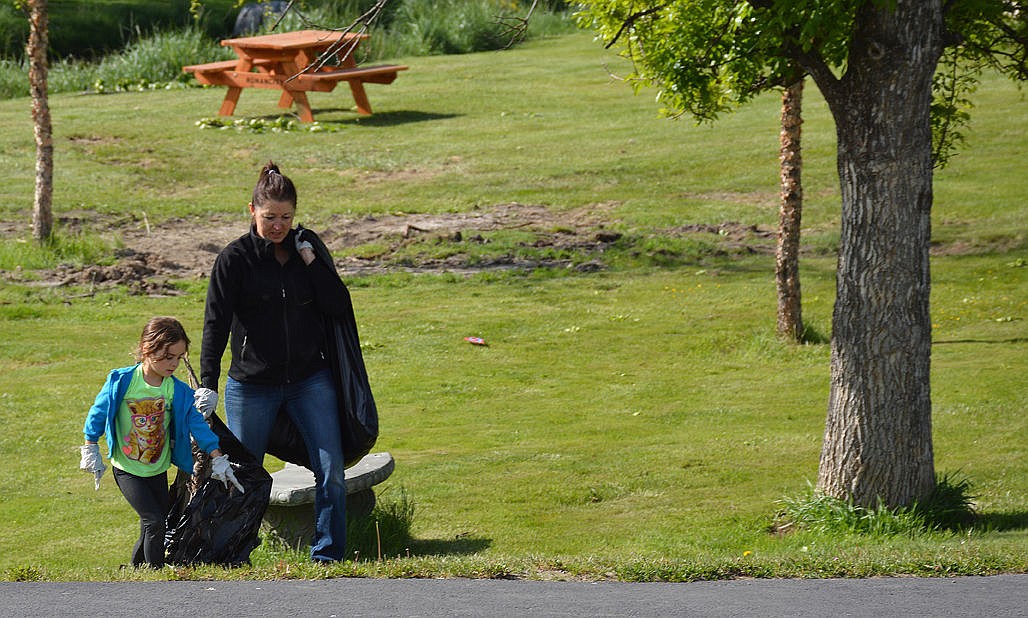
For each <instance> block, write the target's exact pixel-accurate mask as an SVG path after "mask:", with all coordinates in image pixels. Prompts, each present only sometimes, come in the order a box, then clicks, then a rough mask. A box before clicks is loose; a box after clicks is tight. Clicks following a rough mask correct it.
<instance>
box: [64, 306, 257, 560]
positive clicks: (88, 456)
mask: <svg viewBox="0 0 1028 618" xmlns="http://www.w3.org/2000/svg"><path fill="white" fill-rule="evenodd" d="M188 349H189V337H187V336H186V331H185V329H184V328H183V327H182V324H180V323H179V321H178V320H176V319H175V318H168V317H157V318H153V319H152V320H150V321H149V322H148V323H147V325H146V327H145V328H144V329H143V334H142V336H140V338H139V347H138V348H137V349H136V359H137V360H138V361H139V362H138V363H137V364H136V365H133V366H131V367H124V368H121V369H115V370H114V371H112V372H111V373H110V374H109V375H108V376H107V382H106V383H105V384H104V386H103V388H102V389H100V393H99V394H98V395H97V396H96V401H95V402H94V403H93V407H92V408H90V410H89V414H88V415H87V416H86V423H85V426H84V427H83V433H84V434H85V438H86V443H85V445H84V446H83V447H82V461H81V463H80V464H79V467H80V468H81V469H83V470H86V471H87V472H92V473H93V474H94V475H95V479H96V486H97V488H98V489H99V486H100V477H101V476H102V475H103V473H104V470H106V469H107V466H105V465H104V463H103V461H102V459H101V457H100V446H99V444H98V443H97V441H98V440H99V438H100V435H101V434H104V436H105V438H106V440H107V451H108V452H107V456H108V458H109V459H110V460H111V465H112V466H114V481H115V483H117V485H118V488H119V489H120V490H121V493H122V494H124V495H125V499H126V500H128V503H129V504H130V505H131V506H132V508H133V509H135V511H136V512H137V513H139V527H140V532H139V540H138V541H136V545H135V548H134V549H133V551H132V565H133V566H136V567H138V566H142V565H148V566H150V567H154V568H159V567H162V566H164V533H165V527H166V520H167V517H168V511H169V510H170V508H171V494H170V492H169V490H168V469H169V468H170V467H171V464H175V465H176V466H178V467H179V468H181V469H183V470H185V471H186V472H187V473H189V474H192V473H193V453H192V447H191V444H190V440H189V436H190V435H192V437H193V439H195V440H196V442H197V444H198V445H199V446H200V448H202V449H203V450H204V451H205V452H209V453H210V454H211V457H212V458H213V460H212V462H211V476H212V477H213V478H215V479H217V480H219V481H222V482H223V483H225V487H228V484H229V483H232V484H233V485H234V486H235V487H236V488H237V489H238V490H239V491H243V486H242V485H240V484H239V481H237V480H236V476H235V473H233V471H232V467H231V464H230V462H229V460H228V455H224V454H222V452H221V449H220V448H219V444H218V438H217V436H216V435H215V434H214V432H213V431H211V429H210V428H209V427H208V426H207V423H206V421H204V417H203V416H202V415H201V414H200V413H199V412H198V411H197V410H196V408H195V407H194V406H193V391H192V389H190V388H189V386H187V385H186V383H185V382H182V381H181V380H179V379H177V378H175V377H174V376H173V375H172V374H174V373H175V370H176V369H177V368H178V364H179V361H180V360H182V358H183V357H184V356H185V355H186V352H187V351H188Z"/></svg>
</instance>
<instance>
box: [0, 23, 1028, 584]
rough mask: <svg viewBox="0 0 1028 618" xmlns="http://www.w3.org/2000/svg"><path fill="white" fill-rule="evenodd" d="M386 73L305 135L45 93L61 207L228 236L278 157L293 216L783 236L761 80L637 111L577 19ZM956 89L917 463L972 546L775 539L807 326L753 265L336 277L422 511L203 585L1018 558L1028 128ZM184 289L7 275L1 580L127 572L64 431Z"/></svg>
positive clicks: (820, 137) (982, 567)
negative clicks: (391, 537)
mask: <svg viewBox="0 0 1028 618" xmlns="http://www.w3.org/2000/svg"><path fill="white" fill-rule="evenodd" d="M402 61H403V62H405V63H407V64H410V65H411V67H412V68H411V70H410V71H409V72H407V73H406V74H404V75H401V77H400V78H399V79H398V80H397V81H396V82H395V83H394V84H392V85H390V86H387V87H377V88H376V87H375V86H370V87H369V92H370V96H371V101H372V104H373V105H374V106H375V107H376V109H377V110H379V111H378V113H376V115H375V116H373V117H371V118H360V119H358V118H357V117H356V116H355V115H354V114H353V113H352V112H350V111H348V110H346V109H343V108H344V107H345V106H348V105H349V104H350V101H349V100H348V98H347V97H348V95H346V94H345V93H342V92H339V93H334V94H331V95H326V94H320V95H319V94H317V93H316V94H315V95H312V98H313V100H314V106H315V109H316V112H315V113H316V117H317V118H318V119H319V120H320V121H321V122H322V123H324V124H325V125H326V126H329V127H331V128H332V129H335V130H332V131H328V132H324V133H284V134H260V135H257V134H250V133H242V132H235V131H201V130H200V129H198V128H196V127H195V126H194V123H195V121H196V120H198V119H200V118H202V117H208V116H213V115H214V112H215V111H216V109H217V107H218V105H219V102H220V99H221V96H222V95H223V91H221V90H218V89H196V90H187V91H170V92H153V93H136V94H121V95H112V96H105V97H100V96H78V97H75V96H60V97H55V100H54V101H52V105H53V108H54V115H55V132H56V133H57V159H56V162H57V179H56V193H55V200H56V201H55V204H56V206H55V210H56V211H57V215H58V216H61V215H65V216H75V217H83V216H86V217H88V216H89V215H90V213H94V212H96V213H101V214H102V216H115V217H129V218H131V217H140V218H141V214H140V213H142V212H145V213H147V216H148V219H149V220H150V221H151V222H152V221H159V220H161V219H162V218H166V217H195V218H194V219H191V220H192V221H195V222H196V224H197V225H202V221H203V218H202V216H203V215H205V214H208V213H218V214H221V213H231V212H239V213H240V226H241V228H242V227H243V226H245V219H244V218H243V216H242V213H243V208H244V207H245V204H246V201H247V200H248V196H249V192H250V190H251V188H252V182H253V176H254V175H255V173H256V170H257V169H259V164H260V163H261V162H263V161H264V160H266V159H268V158H274V159H275V160H276V161H278V162H279V163H280V164H281V165H282V166H283V169H284V170H285V171H286V172H287V173H289V174H290V175H291V176H292V177H293V178H294V180H296V181H297V183H298V185H299V187H300V193H301V204H300V208H301V214H302V216H301V221H303V222H304V223H305V224H306V223H307V222H308V221H313V222H314V225H313V227H315V229H317V227H318V226H317V222H318V220H319V219H322V218H325V217H327V216H328V215H329V214H333V213H354V214H360V213H385V212H448V211H464V210H470V209H472V208H475V207H482V208H485V207H488V206H489V205H491V204H499V203H509V202H514V201H516V202H522V203H533V204H536V203H540V204H546V205H548V206H550V207H552V208H555V209H564V208H575V207H579V206H585V205H590V204H608V205H612V210H611V213H612V214H611V225H612V226H618V227H620V228H622V229H625V230H630V231H633V232H636V233H639V234H645V233H652V234H659V232H660V230H661V229H662V228H664V227H668V226H673V225H681V224H685V223H690V222H702V223H719V222H722V221H737V222H741V223H744V224H753V225H758V224H759V225H774V224H775V221H776V217H777V215H776V205H775V199H776V198H775V196H776V194H777V185H776V183H777V155H776V140H777V101H776V100H775V99H774V97H767V98H764V99H762V100H760V101H758V102H757V103H755V104H754V105H753V106H751V107H749V108H746V109H744V110H742V111H740V113H739V114H737V115H735V116H731V117H726V118H725V119H724V121H723V122H722V123H719V124H717V125H714V126H702V127H695V126H693V125H692V124H690V123H689V122H688V121H686V120H679V121H670V120H666V119H661V118H658V117H657V115H656V107H655V106H654V104H653V103H652V96H651V95H652V93H649V94H646V95H642V96H633V95H632V94H631V92H630V90H629V89H628V88H627V87H626V86H624V85H623V84H619V83H616V82H612V81H611V80H610V78H609V77H608V75H607V73H606V71H607V70H608V69H609V70H612V71H615V72H621V73H624V69H625V67H624V65H622V64H619V62H620V61H618V60H617V59H616V58H614V57H613V56H611V55H609V54H607V53H605V52H603V51H602V50H600V49H597V46H596V45H595V44H594V43H592V42H591V41H590V40H589V37H588V36H585V35H574V36H567V37H561V38H558V39H553V40H546V41H539V42H536V43H532V44H531V45H528V46H527V47H525V48H522V49H518V50H515V51H512V52H502V53H487V54H477V55H470V56H461V57H440V58H417V59H414V58H411V59H402ZM808 93H809V96H808V104H807V106H806V108H805V110H806V124H805V131H806V133H805V135H806V136H807V137H806V142H805V143H806V147H807V150H806V152H805V164H806V168H805V170H804V172H805V174H804V181H805V184H806V190H807V206H806V211H805V221H806V222H807V229H805V231H804V233H805V234H806V236H805V238H807V239H808V244H807V246H808V247H813V249H814V250H812V251H811V255H808V256H806V257H805V258H804V261H803V266H802V268H803V273H802V275H803V285H804V312H805V314H804V317H805V319H806V320H807V322H808V323H809V324H810V325H812V326H813V327H814V328H815V329H816V330H817V331H818V332H820V333H822V334H825V335H827V334H828V333H829V331H830V322H831V311H832V301H833V296H834V289H833V287H834V282H833V272H834V258H833V257H831V255H830V250H829V249H830V248H831V246H832V242H833V240H832V239H833V237H836V236H837V232H836V230H837V219H838V204H837V202H838V197H837V194H838V190H837V187H836V186H835V173H834V152H833V151H834V138H833V131H832V129H831V124H830V122H829V119H828V118H827V117H826V115H825V114H826V111H825V109H824V106H823V103H821V102H820V100H819V98H818V97H817V95H816V91H815V90H814V89H813V88H810V89H808ZM980 94H981V96H980V98H979V100H980V101H982V102H980V103H979V109H978V110H976V115H975V125H974V126H975V131H974V133H973V134H972V136H971V146H970V147H969V148H968V149H967V150H966V151H965V152H964V154H962V155H961V156H959V157H957V158H956V159H955V160H954V161H953V163H952V165H951V167H950V168H948V169H946V170H942V171H940V172H939V173H938V180H937V183H936V213H935V218H936V225H935V229H936V238H937V239H938V240H940V241H941V242H940V244H939V247H938V249H939V255H937V256H936V257H935V258H934V259H933V277H934V282H935V283H934V288H933V298H932V303H933V304H932V312H933V322H934V325H935V330H934V332H935V334H936V339H935V340H936V345H935V348H934V351H933V407H934V412H935V413H934V418H933V430H934V435H935V454H936V466H937V469H938V470H939V471H940V472H950V473H959V474H961V475H964V476H966V477H968V478H970V479H971V480H972V482H973V486H974V487H973V489H974V493H975V494H976V495H977V499H976V505H977V507H978V509H979V511H980V512H981V514H982V520H981V524H982V525H981V526H980V527H979V528H978V529H976V530H975V531H974V532H972V533H971V534H968V533H966V532H965V533H960V534H951V533H937V534H926V535H923V536H917V537H914V538H906V537H903V538H896V537H884V538H866V537H838V536H833V537H823V536H817V535H813V534H810V533H803V532H799V533H794V534H789V535H772V534H770V533H769V532H768V527H769V525H770V523H771V522H772V520H773V517H774V515H775V513H776V511H777V510H778V509H779V505H778V504H777V502H776V501H777V500H779V499H781V498H782V497H784V496H787V495H797V494H801V493H803V492H805V491H807V490H808V483H809V482H812V481H813V480H814V479H815V478H816V473H817V464H818V456H819V451H820V444H821V438H822V432H823V428H824V416H825V412H826V406H827V398H828V356H829V349H828V346H827V345H807V346H790V345H784V344H781V343H779V342H778V341H776V340H775V338H774V336H773V331H774V308H775V301H774V287H773V268H774V264H773V258H772V257H770V256H761V255H755V256H750V257H737V258H734V259H728V258H715V257H710V258H705V259H703V260H702V261H697V262H696V263H688V264H684V265H677V266H674V267H668V268H656V267H645V268H643V267H639V268H627V269H615V270H613V271H609V272H599V273H592V274H571V273H548V272H538V273H527V274H510V273H506V274H482V275H477V276H472V277H460V276H454V275H438V276H412V275H405V274H401V273H396V274H391V275H386V276H379V277H370V278H366V279H356V280H351V281H349V283H350V285H351V290H352V293H353V296H354V303H355V306H356V307H357V313H358V323H359V326H360V329H361V335H362V343H363V346H364V351H365V359H366V362H367V365H368V370H369V374H370V376H371V379H372V386H373V387H374V389H375V394H376V398H377V400H378V404H379V408H380V412H381V422H382V435H381V438H380V440H379V443H378V445H377V449H380V450H387V451H389V452H391V453H392V454H393V456H394V457H395V458H396V461H397V468H396V472H395V473H394V474H393V476H392V477H391V478H390V479H389V480H388V481H387V482H386V483H385V484H384V485H383V486H382V487H381V489H382V493H381V498H382V500H383V501H386V502H389V501H391V500H394V499H396V496H397V495H398V494H400V492H401V490H402V491H403V492H405V493H406V495H407V496H408V497H409V499H410V500H411V501H412V502H413V504H414V505H415V517H414V522H413V527H412V530H411V533H412V537H413V538H412V539H410V543H405V544H404V546H403V547H400V546H387V547H384V548H383V550H384V553H385V555H386V556H387V557H388V558H389V559H388V560H386V561H384V562H378V561H376V560H372V561H371V562H364V561H362V562H360V563H358V564H355V565H344V566H339V567H335V568H334V569H328V570H325V569H320V570H319V569H313V568H311V567H308V566H306V565H305V564H304V560H303V557H302V554H299V555H293V554H291V553H289V552H287V551H281V550H279V549H277V548H274V547H262V548H261V549H259V550H258V551H257V552H255V555H254V566H253V567H252V568H245V569H239V570H236V571H221V570H218V569H210V570H205V571H204V570H201V571H199V573H200V576H204V577H297V576H301V577H306V576H311V577H318V576H325V575H326V574H327V575H334V574H335V575H347V574H370V575H388V576H410V575H422V576H424V575H473V576H501V575H511V574H513V575H522V576H537V577H554V576H562V575H561V574H571V575H580V576H585V577H600V578H603V577H617V578H621V579H686V578H695V577H726V576H733V575H756V576H845V575H875V574H902V573H914V574H948V573H980V574H985V573H993V572H999V571H1022V572H1023V571H1025V570H1026V568H1028V561H1026V558H1025V556H1026V555H1028V552H1026V551H1025V550H1026V549H1028V532H1026V530H1028V464H1026V462H1025V458H1024V444H1025V443H1026V441H1028V422H1026V420H1025V415H1024V410H1025V409H1026V408H1028V406H1026V403H1028V402H1026V395H1025V389H1024V387H1023V383H1024V374H1025V369H1026V368H1028V362H1026V361H1028V354H1026V347H1028V346H1026V343H1028V326H1026V322H1025V319H1026V317H1028V315H1026V313H1028V312H1026V307H1025V303H1026V300H1028V294H1026V291H1028V268H1026V267H1025V258H1026V251H1025V246H1024V234H1025V229H1026V224H1025V220H1026V219H1025V210H1026V208H1025V197H1026V195H1025V190H1024V184H1023V180H1022V179H1023V177H1024V173H1023V172H1024V171H1026V163H1025V158H1024V155H1025V154H1028V153H1026V152H1025V148H1026V147H1025V140H1024V137H1025V128H1026V126H1028V123H1026V122H1025V121H1026V120H1028V117H1026V116H1028V114H1026V112H1025V107H1024V105H1023V100H1022V98H1021V97H1022V95H1021V94H1020V93H1018V92H1017V91H1016V89H1015V88H1013V87H1012V86H1009V85H1007V84H1005V83H1004V82H1002V81H1000V80H998V79H994V78H988V80H987V87H983V89H982V92H981V93H980ZM276 100H277V97H276V96H274V95H273V94H271V93H268V92H260V91H253V92H245V93H244V94H243V97H242V99H241V101H240V106H239V108H238V112H239V113H240V114H244V115H245V114H277V113H278V111H277V108H276V107H275V102H276ZM336 106H338V107H336ZM0 126H4V131H3V132H2V133H0V161H2V163H3V165H4V166H5V167H6V169H7V170H8V182H6V183H4V184H3V185H2V186H0V192H2V193H3V200H0V218H2V219H4V220H7V221H11V220H25V221H27V220H28V214H27V211H28V204H30V203H31V194H32V174H33V171H32V169H33V168H32V142H31V139H32V137H31V127H30V124H29V115H28V106H27V101H24V100H22V101H8V102H0ZM140 225H142V223H141V222H140ZM59 231H60V228H59ZM114 240H115V239H112V242H113V241H114ZM4 242H15V241H13V240H6V239H5V241H4ZM182 291H183V294H182V295H181V296H174V297H168V298H147V297H137V296H130V295H128V294H126V293H124V292H121V291H115V292H101V293H98V294H95V295H92V296H89V295H80V293H81V292H84V291H83V290H63V289H41V288H36V287H29V286H23V285H14V284H8V283H5V284H3V287H2V288H0V329H2V341H3V354H0V418H2V419H3V422H4V428H5V430H4V431H3V432H2V433H0V453H2V456H3V461H4V464H3V465H2V466H0V492H2V495H3V496H4V499H3V501H2V502H0V523H2V525H0V573H3V574H4V577H5V578H7V579H18V578H43V579H119V578H126V577H128V578H133V577H150V575H140V574H134V573H126V572H123V571H120V570H119V569H118V565H119V564H123V563H125V562H126V561H127V558H128V552H129V550H130V548H131V544H132V542H133V540H134V538H135V535H136V534H137V528H136V517H135V515H134V513H133V512H132V511H131V509H130V508H129V507H128V506H127V504H126V503H125V501H124V499H123V498H122V497H121V495H120V493H119V492H118V491H117V489H116V488H115V487H114V485H113V481H112V480H111V479H110V478H109V477H107V478H105V479H104V485H103V487H102V489H101V491H99V492H94V491H93V488H92V483H91V482H90V479H89V478H88V476H87V475H85V474H83V473H81V472H80V471H79V470H78V469H77V463H78V448H77V446H78V444H79V443H80V441H81V425H82V419H83V418H84V415H85V413H86V410H87V409H88V407H89V405H90V404H91V403H92V400H93V397H94V396H95V393H96V391H97V390H98V389H99V387H100V385H101V384H102V382H103V379H104V376H105V375H106V372H107V371H108V370H109V369H111V368H113V367H117V366H121V365H124V364H128V363H129V362H131V359H130V351H131V349H132V347H133V345H134V343H135V341H136V338H137V337H138V334H139V330H140V329H141V327H142V324H143V323H144V322H145V320H146V319H147V318H148V317H149V316H151V315H156V314H171V315H177V316H179V317H180V318H181V319H182V320H183V322H184V323H185V325H186V327H187V329H188V330H189V332H190V333H191V334H192V335H193V337H194V342H198V341H199V338H200V333H201V327H202V311H203V294H204V282H202V281H199V282H187V283H183V284H182ZM466 336H479V337H483V338H484V339H485V340H486V341H487V342H488V343H489V346H488V347H477V346H472V345H469V344H467V343H466V342H465V341H464V340H463V338H464V337H466ZM272 465H275V464H274V463H272ZM363 558H365V559H366V558H367V556H364V557H363ZM283 564H285V565H286V566H283ZM194 575H195V574H193V573H191V572H190V573H183V572H174V574H173V575H172V576H178V577H191V576H194ZM167 576H169V575H168V574H167V573H165V574H159V575H156V576H155V577H167Z"/></svg>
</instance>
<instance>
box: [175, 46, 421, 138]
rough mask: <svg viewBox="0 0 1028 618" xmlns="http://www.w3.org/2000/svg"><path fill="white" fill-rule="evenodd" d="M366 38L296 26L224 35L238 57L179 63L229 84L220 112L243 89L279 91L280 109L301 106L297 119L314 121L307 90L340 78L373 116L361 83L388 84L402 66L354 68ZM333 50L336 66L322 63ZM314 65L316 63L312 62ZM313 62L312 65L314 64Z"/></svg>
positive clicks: (226, 112)
mask: <svg viewBox="0 0 1028 618" xmlns="http://www.w3.org/2000/svg"><path fill="white" fill-rule="evenodd" d="M366 38H367V35H365V34H353V33H345V34H340V33H338V32H332V31H327V30H300V31H296V32H283V33H279V34H265V35H261V36H253V37H242V38H237V39H225V40H224V41H222V42H221V44H222V45H225V46H227V47H231V48H232V49H233V51H235V53H236V56H237V57H238V58H237V59H236V60H223V61H219V62H207V63H203V64H193V65H189V66H184V67H182V70H183V72H186V73H192V74H193V76H194V77H195V78H196V81H198V82H200V83H201V84H209V85H214V86H227V87H228V92H227V93H226V94H225V99H224V100H223V101H222V104H221V109H220V110H219V112H218V113H219V114H220V115H222V116H231V115H232V114H233V113H234V112H235V108H236V104H237V103H238V102H239V95H240V94H241V93H242V91H243V88H267V89H273V90H281V91H282V94H281V96H280V97H279V102H278V105H279V107H290V106H291V105H292V104H293V103H296V106H297V107H298V108H299V116H300V120H302V121H303V122H313V121H314V113H313V112H312V111H311V106H310V102H309V101H308V100H307V93H308V92H312V91H313V92H331V91H332V90H334V89H335V87H336V86H337V85H338V84H339V82H343V81H345V82H347V84H348V85H349V86H350V93H351V94H352V95H353V100H354V102H355V103H356V105H357V112H358V113H360V114H364V115H368V114H371V103H370V102H369V101H368V95H367V93H366V92H365V90H364V84H365V83H372V84H391V83H392V82H393V81H395V80H396V77H397V75H398V74H399V72H400V71H405V70H407V68H408V67H406V66H404V65H400V64H381V65H374V66H360V67H358V66H357V63H356V61H355V60H354V58H353V56H354V52H355V50H356V47H357V45H358V44H359V43H360V42H361V41H362V40H364V39H366ZM329 51H331V52H332V53H333V54H334V55H335V57H336V59H337V60H338V64H335V65H333V64H328V63H324V64H322V60H324V59H323V58H322V59H321V60H319V58H320V57H321V56H322V55H323V54H325V53H326V52H329ZM314 63H316V64H314ZM312 64H313V68H312Z"/></svg>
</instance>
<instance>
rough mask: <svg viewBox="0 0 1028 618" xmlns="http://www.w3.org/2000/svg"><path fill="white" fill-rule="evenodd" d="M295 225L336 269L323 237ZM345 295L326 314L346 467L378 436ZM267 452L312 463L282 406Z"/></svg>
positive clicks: (374, 410) (367, 450)
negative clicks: (340, 306) (342, 305)
mask: <svg viewBox="0 0 1028 618" xmlns="http://www.w3.org/2000/svg"><path fill="white" fill-rule="evenodd" d="M296 230H297V234H300V233H301V232H302V233H303V239H304V240H308V241H310V243H311V245H312V246H313V248H314V254H315V255H316V256H317V258H318V260H319V261H321V262H323V263H324V264H325V265H326V266H328V267H329V268H330V269H331V270H332V272H336V267H335V262H333V261H332V254H331V253H329V251H328V247H326V246H325V243H324V242H322V241H321V239H320V238H318V236H317V235H316V234H314V233H313V232H311V231H310V230H308V229H305V228H304V227H303V226H301V225H298V226H296ZM344 287H345V285H344ZM346 298H347V304H349V306H348V307H347V308H346V309H345V310H344V311H342V312H341V313H340V315H339V316H338V317H335V318H331V319H329V329H330V330H329V333H328V334H329V337H328V352H329V361H330V363H331V366H332V379H333V381H334V383H335V386H336V394H337V395H338V400H339V409H338V411H337V412H338V414H339V428H340V431H341V432H342V441H343V458H344V459H345V460H346V461H345V465H346V467H350V466H352V465H353V464H355V463H357V462H358V461H360V459H361V457H364V456H365V455H367V454H368V453H370V452H371V449H372V447H374V446H375V441H376V440H377V439H378V408H377V407H376V405H375V397H374V395H372V393H371V385H370V384H369V382H368V372H367V369H366V368H365V366H364V356H363V354H362V353H361V345H360V337H359V335H358V334H357V320H356V318H354V315H353V305H352V304H350V303H349V299H350V295H349V290H347V296H346ZM268 454H269V455H274V456H275V457H278V458H279V459H281V460H282V461H288V462H290V463H294V464H297V465H299V466H303V467H305V468H311V461H310V454H309V453H308V451H307V446H306V444H305V443H304V441H303V437H302V436H301V435H300V431H299V430H298V429H297V428H296V425H295V424H294V423H293V421H292V419H290V418H289V416H288V415H287V414H286V413H285V411H284V410H280V411H279V413H278V417H277V418H276V419H275V428H274V429H273V430H272V432H271V440H270V441H269V443H268Z"/></svg>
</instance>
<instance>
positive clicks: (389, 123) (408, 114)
mask: <svg viewBox="0 0 1028 618" xmlns="http://www.w3.org/2000/svg"><path fill="white" fill-rule="evenodd" d="M352 111H353V110H351V109H349V108H342V107H335V108H325V109H316V110H313V113H314V119H315V120H317V121H318V122H320V123H321V124H323V125H325V126H329V125H359V126H363V127H395V126H399V125H404V124H412V123H415V122H430V121H432V120H448V119H450V118H456V117H457V116H459V114H434V113H428V112H418V111H394V112H375V113H374V114H372V115H370V116H353V117H350V118H342V119H330V120H321V119H319V118H318V114H327V113H335V112H343V113H346V112H352Z"/></svg>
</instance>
